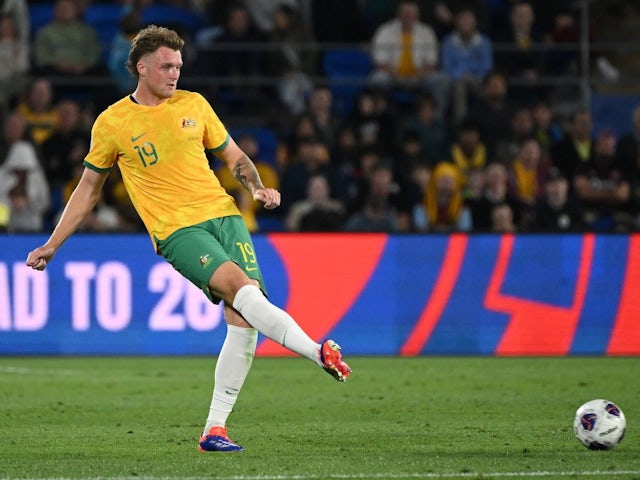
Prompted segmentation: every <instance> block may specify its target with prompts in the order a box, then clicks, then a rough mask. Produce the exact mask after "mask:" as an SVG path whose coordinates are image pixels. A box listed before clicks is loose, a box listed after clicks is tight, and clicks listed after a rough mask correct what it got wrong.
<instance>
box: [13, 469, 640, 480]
mask: <svg viewBox="0 0 640 480" xmlns="http://www.w3.org/2000/svg"><path fill="white" fill-rule="evenodd" d="M628 475H640V470H605V471H602V470H592V471H588V470H585V471H575V470H573V471H567V472H548V471H538V472H451V473H434V472H425V473H375V474H364V473H359V474H358V473H354V474H347V473H345V474H333V475H331V474H330V475H235V476H229V477H215V479H216V480H316V479H321V480H324V479H332V478H335V479H340V480H349V479H354V480H359V479H377V480H384V479H389V480H395V479H402V478H416V479H447V478H484V477H487V478H494V477H497V478H544V477H577V478H579V477H588V476H598V477H619V476H628ZM0 480H202V478H201V477H85V478H71V477H51V478H36V477H34V478H20V479H17V478H10V477H6V478H0Z"/></svg>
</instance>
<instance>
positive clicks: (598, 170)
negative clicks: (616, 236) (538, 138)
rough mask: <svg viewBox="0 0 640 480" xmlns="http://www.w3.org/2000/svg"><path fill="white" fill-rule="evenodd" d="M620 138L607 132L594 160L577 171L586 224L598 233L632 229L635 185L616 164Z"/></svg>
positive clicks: (600, 138) (575, 179) (596, 145)
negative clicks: (630, 208)
mask: <svg viewBox="0 0 640 480" xmlns="http://www.w3.org/2000/svg"><path fill="white" fill-rule="evenodd" d="M615 151H616V138H615V136H614V135H613V133H611V132H609V131H603V132H601V133H600V134H598V136H597V137H596V139H595V142H594V147H593V157H592V158H591V160H590V161H588V162H583V163H581V164H580V165H579V166H578V167H577V168H576V171H575V174H574V177H573V185H574V188H575V191H576V194H577V196H578V199H579V200H580V203H581V204H582V206H583V209H584V213H585V221H586V223H587V226H588V227H589V229H590V230H592V231H596V232H620V231H626V230H628V229H629V225H628V218H627V214H628V209H629V206H630V200H631V185H630V183H629V180H628V179H627V178H625V177H624V176H623V172H622V170H621V168H620V166H619V165H617V164H616V156H615Z"/></svg>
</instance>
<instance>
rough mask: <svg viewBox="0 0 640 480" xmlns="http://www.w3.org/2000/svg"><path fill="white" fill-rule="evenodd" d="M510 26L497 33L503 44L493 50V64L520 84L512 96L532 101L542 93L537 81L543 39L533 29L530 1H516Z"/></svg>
mask: <svg viewBox="0 0 640 480" xmlns="http://www.w3.org/2000/svg"><path fill="white" fill-rule="evenodd" d="M509 20H510V21H509V27H508V28H507V29H505V30H504V31H503V32H501V33H498V35H496V37H495V40H496V41H497V42H499V43H501V44H503V50H501V51H500V52H496V56H495V60H496V66H497V68H499V69H500V70H502V71H503V72H505V73H506V74H507V75H508V76H509V77H510V78H513V79H515V80H517V81H519V82H520V83H521V85H520V86H516V87H514V90H515V91H514V95H515V96H517V97H520V98H522V99H529V100H533V98H534V97H537V96H538V95H540V94H541V93H542V91H541V89H540V86H539V83H538V80H539V77H540V75H541V74H544V67H545V58H544V52H543V50H542V49H543V44H542V42H543V38H542V35H541V34H540V32H539V31H538V30H537V29H536V28H535V12H534V10H533V6H532V5H531V4H530V3H529V2H525V1H523V2H516V3H514V4H513V5H512V7H511V12H510V17H509Z"/></svg>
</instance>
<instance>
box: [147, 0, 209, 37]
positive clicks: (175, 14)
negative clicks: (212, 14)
mask: <svg viewBox="0 0 640 480" xmlns="http://www.w3.org/2000/svg"><path fill="white" fill-rule="evenodd" d="M142 23H143V25H150V24H152V23H153V24H155V25H159V26H165V27H171V28H178V27H182V28H184V29H185V30H187V31H188V32H190V33H191V34H194V35H195V34H196V33H197V32H198V30H200V29H201V28H202V27H203V26H205V22H204V19H203V18H202V17H200V16H199V15H198V14H197V13H195V12H192V11H190V10H186V9H184V8H179V7H174V6H172V5H151V6H149V7H147V8H145V9H144V11H143V12H142ZM183 33H184V32H183Z"/></svg>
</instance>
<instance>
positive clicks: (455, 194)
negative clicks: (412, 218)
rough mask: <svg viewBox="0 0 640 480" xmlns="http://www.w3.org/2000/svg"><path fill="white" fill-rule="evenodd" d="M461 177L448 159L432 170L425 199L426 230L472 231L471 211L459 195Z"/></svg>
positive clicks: (445, 231) (446, 231)
mask: <svg viewBox="0 0 640 480" xmlns="http://www.w3.org/2000/svg"><path fill="white" fill-rule="evenodd" d="M461 180H462V178H461V175H460V171H459V170H458V168H457V167H456V166H455V165H453V164H451V163H449V162H440V163H438V165H436V167H435V168H434V169H433V172H432V174H431V177H430V179H429V184H428V186H427V192H426V196H425V199H424V202H425V210H426V212H427V219H426V220H427V222H426V228H427V231H429V232H439V233H449V232H456V231H469V230H471V227H472V222H471V212H470V210H469V208H468V207H467V206H466V205H465V204H464V199H463V198H462V181H461Z"/></svg>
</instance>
